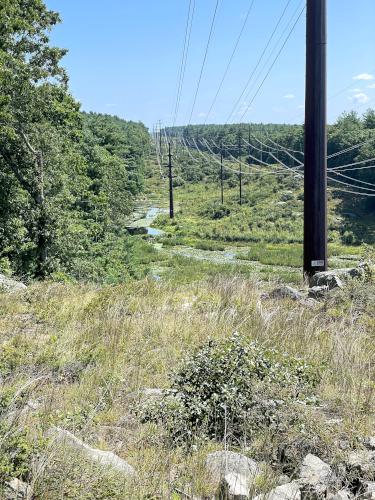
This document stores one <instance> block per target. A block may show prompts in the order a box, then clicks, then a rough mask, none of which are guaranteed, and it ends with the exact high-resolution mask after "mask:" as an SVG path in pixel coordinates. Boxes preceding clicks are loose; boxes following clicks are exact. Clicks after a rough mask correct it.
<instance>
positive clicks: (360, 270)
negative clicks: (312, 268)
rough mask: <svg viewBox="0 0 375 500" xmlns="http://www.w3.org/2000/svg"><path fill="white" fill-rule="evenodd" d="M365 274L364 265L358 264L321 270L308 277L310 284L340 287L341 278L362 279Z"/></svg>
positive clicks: (341, 285) (330, 287)
mask: <svg viewBox="0 0 375 500" xmlns="http://www.w3.org/2000/svg"><path fill="white" fill-rule="evenodd" d="M365 275H366V265H365V264H360V265H359V266H358V267H347V268H344V269H335V270H333V271H321V272H319V273H316V274H314V276H312V277H311V278H310V286H311V287H313V286H322V285H323V286H324V285H326V286H328V287H329V289H330V290H332V289H333V288H342V287H343V283H342V281H341V280H347V279H354V278H355V279H363V278H364V277H365Z"/></svg>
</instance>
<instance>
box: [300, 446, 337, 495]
mask: <svg viewBox="0 0 375 500" xmlns="http://www.w3.org/2000/svg"><path fill="white" fill-rule="evenodd" d="M332 480H333V472H332V469H331V467H330V465H328V464H326V463H325V462H323V460H320V458H318V457H317V456H315V455H312V454H311V453H309V454H308V455H306V457H305V458H304V460H303V462H302V465H301V470H300V478H299V479H298V483H299V484H300V486H301V489H302V497H303V498H306V497H307V498H320V497H322V496H325V495H326V493H327V489H328V486H329V485H330V483H331V481H332Z"/></svg>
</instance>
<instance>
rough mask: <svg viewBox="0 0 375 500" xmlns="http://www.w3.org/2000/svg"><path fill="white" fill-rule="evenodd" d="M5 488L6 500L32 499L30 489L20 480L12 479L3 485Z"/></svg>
mask: <svg viewBox="0 0 375 500" xmlns="http://www.w3.org/2000/svg"><path fill="white" fill-rule="evenodd" d="M5 486H6V491H5V499H6V500H21V499H22V500H29V499H31V497H32V494H33V492H32V487H31V486H30V485H29V484H27V483H24V482H23V481H21V480H20V479H17V478H14V479H12V480H11V481H8V482H7V483H5Z"/></svg>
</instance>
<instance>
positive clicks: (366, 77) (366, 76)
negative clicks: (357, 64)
mask: <svg viewBox="0 0 375 500" xmlns="http://www.w3.org/2000/svg"><path fill="white" fill-rule="evenodd" d="M374 78H375V77H374V75H370V73H361V74H360V75H357V76H353V80H374Z"/></svg>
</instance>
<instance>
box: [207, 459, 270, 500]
mask: <svg viewBox="0 0 375 500" xmlns="http://www.w3.org/2000/svg"><path fill="white" fill-rule="evenodd" d="M206 467H207V470H208V472H209V473H210V476H211V478H212V480H213V482H214V483H215V484H216V486H217V487H218V488H219V493H218V495H219V497H220V496H223V495H226V497H225V496H224V498H228V499H236V500H242V499H244V498H247V497H248V496H249V493H250V489H251V487H252V486H253V485H254V482H255V480H256V478H257V477H258V476H259V474H260V469H259V466H258V464H257V463H256V462H254V460H251V459H250V458H248V457H245V456H244V455H241V454H240V453H234V452H232V451H216V452H214V453H210V454H209V455H208V456H207V459H206Z"/></svg>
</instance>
